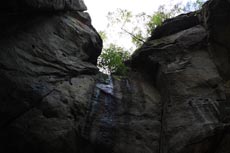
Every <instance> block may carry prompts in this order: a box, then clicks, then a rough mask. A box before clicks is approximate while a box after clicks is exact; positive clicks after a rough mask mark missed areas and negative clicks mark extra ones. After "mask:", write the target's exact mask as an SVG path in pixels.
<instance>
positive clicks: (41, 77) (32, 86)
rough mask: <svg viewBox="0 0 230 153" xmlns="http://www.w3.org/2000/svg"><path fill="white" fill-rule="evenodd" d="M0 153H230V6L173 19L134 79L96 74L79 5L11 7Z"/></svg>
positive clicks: (0, 98)
mask: <svg viewBox="0 0 230 153" xmlns="http://www.w3.org/2000/svg"><path fill="white" fill-rule="evenodd" d="M1 4H2V5H1V6H0V8H1V10H2V12H3V13H2V14H1V17H2V20H1V21H0V27H1V30H0V34H1V35H0V84H1V86H0V152H4V153H230V151H229V150H230V148H229V146H230V134H229V130H230V99H229V98H230V81H229V80H230V78H229V77H230V69H229V68H230V62H229V61H230V60H229V57H230V54H229V50H230V46H229V44H230V42H229V41H230V33H229V31H230V29H229V28H230V22H229V20H228V19H229V17H230V14H229V13H230V1H229V0H210V1H209V2H207V3H206V4H205V5H204V6H203V8H202V10H200V11H197V12H192V13H188V14H182V15H179V16H177V17H175V18H172V19H169V20H166V21H165V22H164V23H163V25H162V26H160V27H158V28H157V29H156V30H155V31H153V32H152V36H151V37H150V38H149V39H148V40H147V42H145V44H144V45H143V46H142V47H141V48H139V49H138V50H137V51H136V52H135V53H134V54H133V55H132V59H131V61H130V62H129V63H130V67H131V70H130V73H129V75H128V76H127V77H118V76H106V75H103V74H99V73H98V69H97V67H96V63H97V58H98V56H99V54H100V52H101V48H102V41H101V39H100V37H99V35H98V34H97V32H96V31H95V29H94V28H93V27H92V25H91V21H90V17H89V15H88V14H87V13H85V12H83V11H84V10H86V6H85V5H84V3H83V1H82V0H72V1H68V0H55V1H52V0H51V1H47V0H46V1H45V0H21V1H16V0H8V1H5V2H2V3H1Z"/></svg>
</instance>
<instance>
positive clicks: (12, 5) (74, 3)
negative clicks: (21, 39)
mask: <svg viewBox="0 0 230 153" xmlns="http://www.w3.org/2000/svg"><path fill="white" fill-rule="evenodd" d="M0 9H1V11H2V12H3V13H9V12H22V11H30V12H31V11H67V10H69V11H85V10H86V9H87V8H86V6H85V4H84V2H83V0H20V1H19V0H7V1H4V2H2V3H1V6H0Z"/></svg>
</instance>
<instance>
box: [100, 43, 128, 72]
mask: <svg viewBox="0 0 230 153" xmlns="http://www.w3.org/2000/svg"><path fill="white" fill-rule="evenodd" d="M129 57H130V53H129V52H128V51H125V50H124V48H122V47H119V46H117V45H115V44H110V46H109V47H108V48H105V49H104V50H103V52H102V54H101V56H100V57H99V60H98V66H99V68H101V69H102V70H103V71H104V72H106V73H109V74H117V75H126V74H127V71H128V67H127V66H126V65H125V64H124V62H125V61H126V60H128V59H129Z"/></svg>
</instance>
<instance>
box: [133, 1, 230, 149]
mask: <svg viewBox="0 0 230 153" xmlns="http://www.w3.org/2000/svg"><path fill="white" fill-rule="evenodd" d="M229 6H230V3H229V2H228V1H226V0H211V1H209V2H207V3H206V4H205V5H204V6H203V9H202V10H201V11H198V12H195V13H189V14H184V15H180V16H178V17H175V18H173V19H169V20H166V21H165V22H164V23H163V25H162V26H161V27H158V28H157V29H156V30H155V31H154V32H153V33H152V36H151V37H150V38H149V39H148V41H147V42H146V43H145V44H144V45H143V46H142V47H141V48H140V49H138V50H137V51H136V52H135V53H134V54H133V56H132V61H131V62H132V67H133V68H134V69H137V71H140V72H142V73H145V74H146V75H149V76H150V77H151V78H152V80H153V81H154V83H155V87H156V88H157V89H158V90H159V92H160V94H161V97H162V98H161V104H162V108H161V109H162V116H161V117H162V120H161V126H162V128H161V136H160V152H161V153H219V152H224V153H228V152H229V145H230V141H229V140H230V139H229V135H228V132H229V128H230V127H229V125H230V124H229V123H230V122H229V110H230V109H229V108H230V107H229V100H228V95H229V94H228V93H229V92H228V90H229V89H228V81H227V80H228V79H229V74H228V73H229V58H228V57H229V48H228V45H229V40H230V39H229V36H230V35H229V31H230V29H229V27H230V26H229V21H228V20H227V19H228V18H229V12H230V8H229ZM226 96H227V97H226Z"/></svg>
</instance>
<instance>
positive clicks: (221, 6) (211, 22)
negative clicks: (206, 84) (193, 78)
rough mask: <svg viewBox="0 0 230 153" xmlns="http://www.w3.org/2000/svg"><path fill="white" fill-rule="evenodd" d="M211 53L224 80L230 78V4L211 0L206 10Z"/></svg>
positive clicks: (219, 0) (223, 0)
mask: <svg viewBox="0 0 230 153" xmlns="http://www.w3.org/2000/svg"><path fill="white" fill-rule="evenodd" d="M205 15H206V16H205V20H206V27H207V29H208V32H209V42H210V48H209V49H210V53H211V55H212V58H213V59H214V61H215V64H216V65H217V67H218V70H219V72H220V74H221V75H222V76H223V78H224V79H229V77H230V21H229V20H228V19H229V18H230V3H229V1H227V0H211V1H210V2H209V3H208V5H206V8H205Z"/></svg>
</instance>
